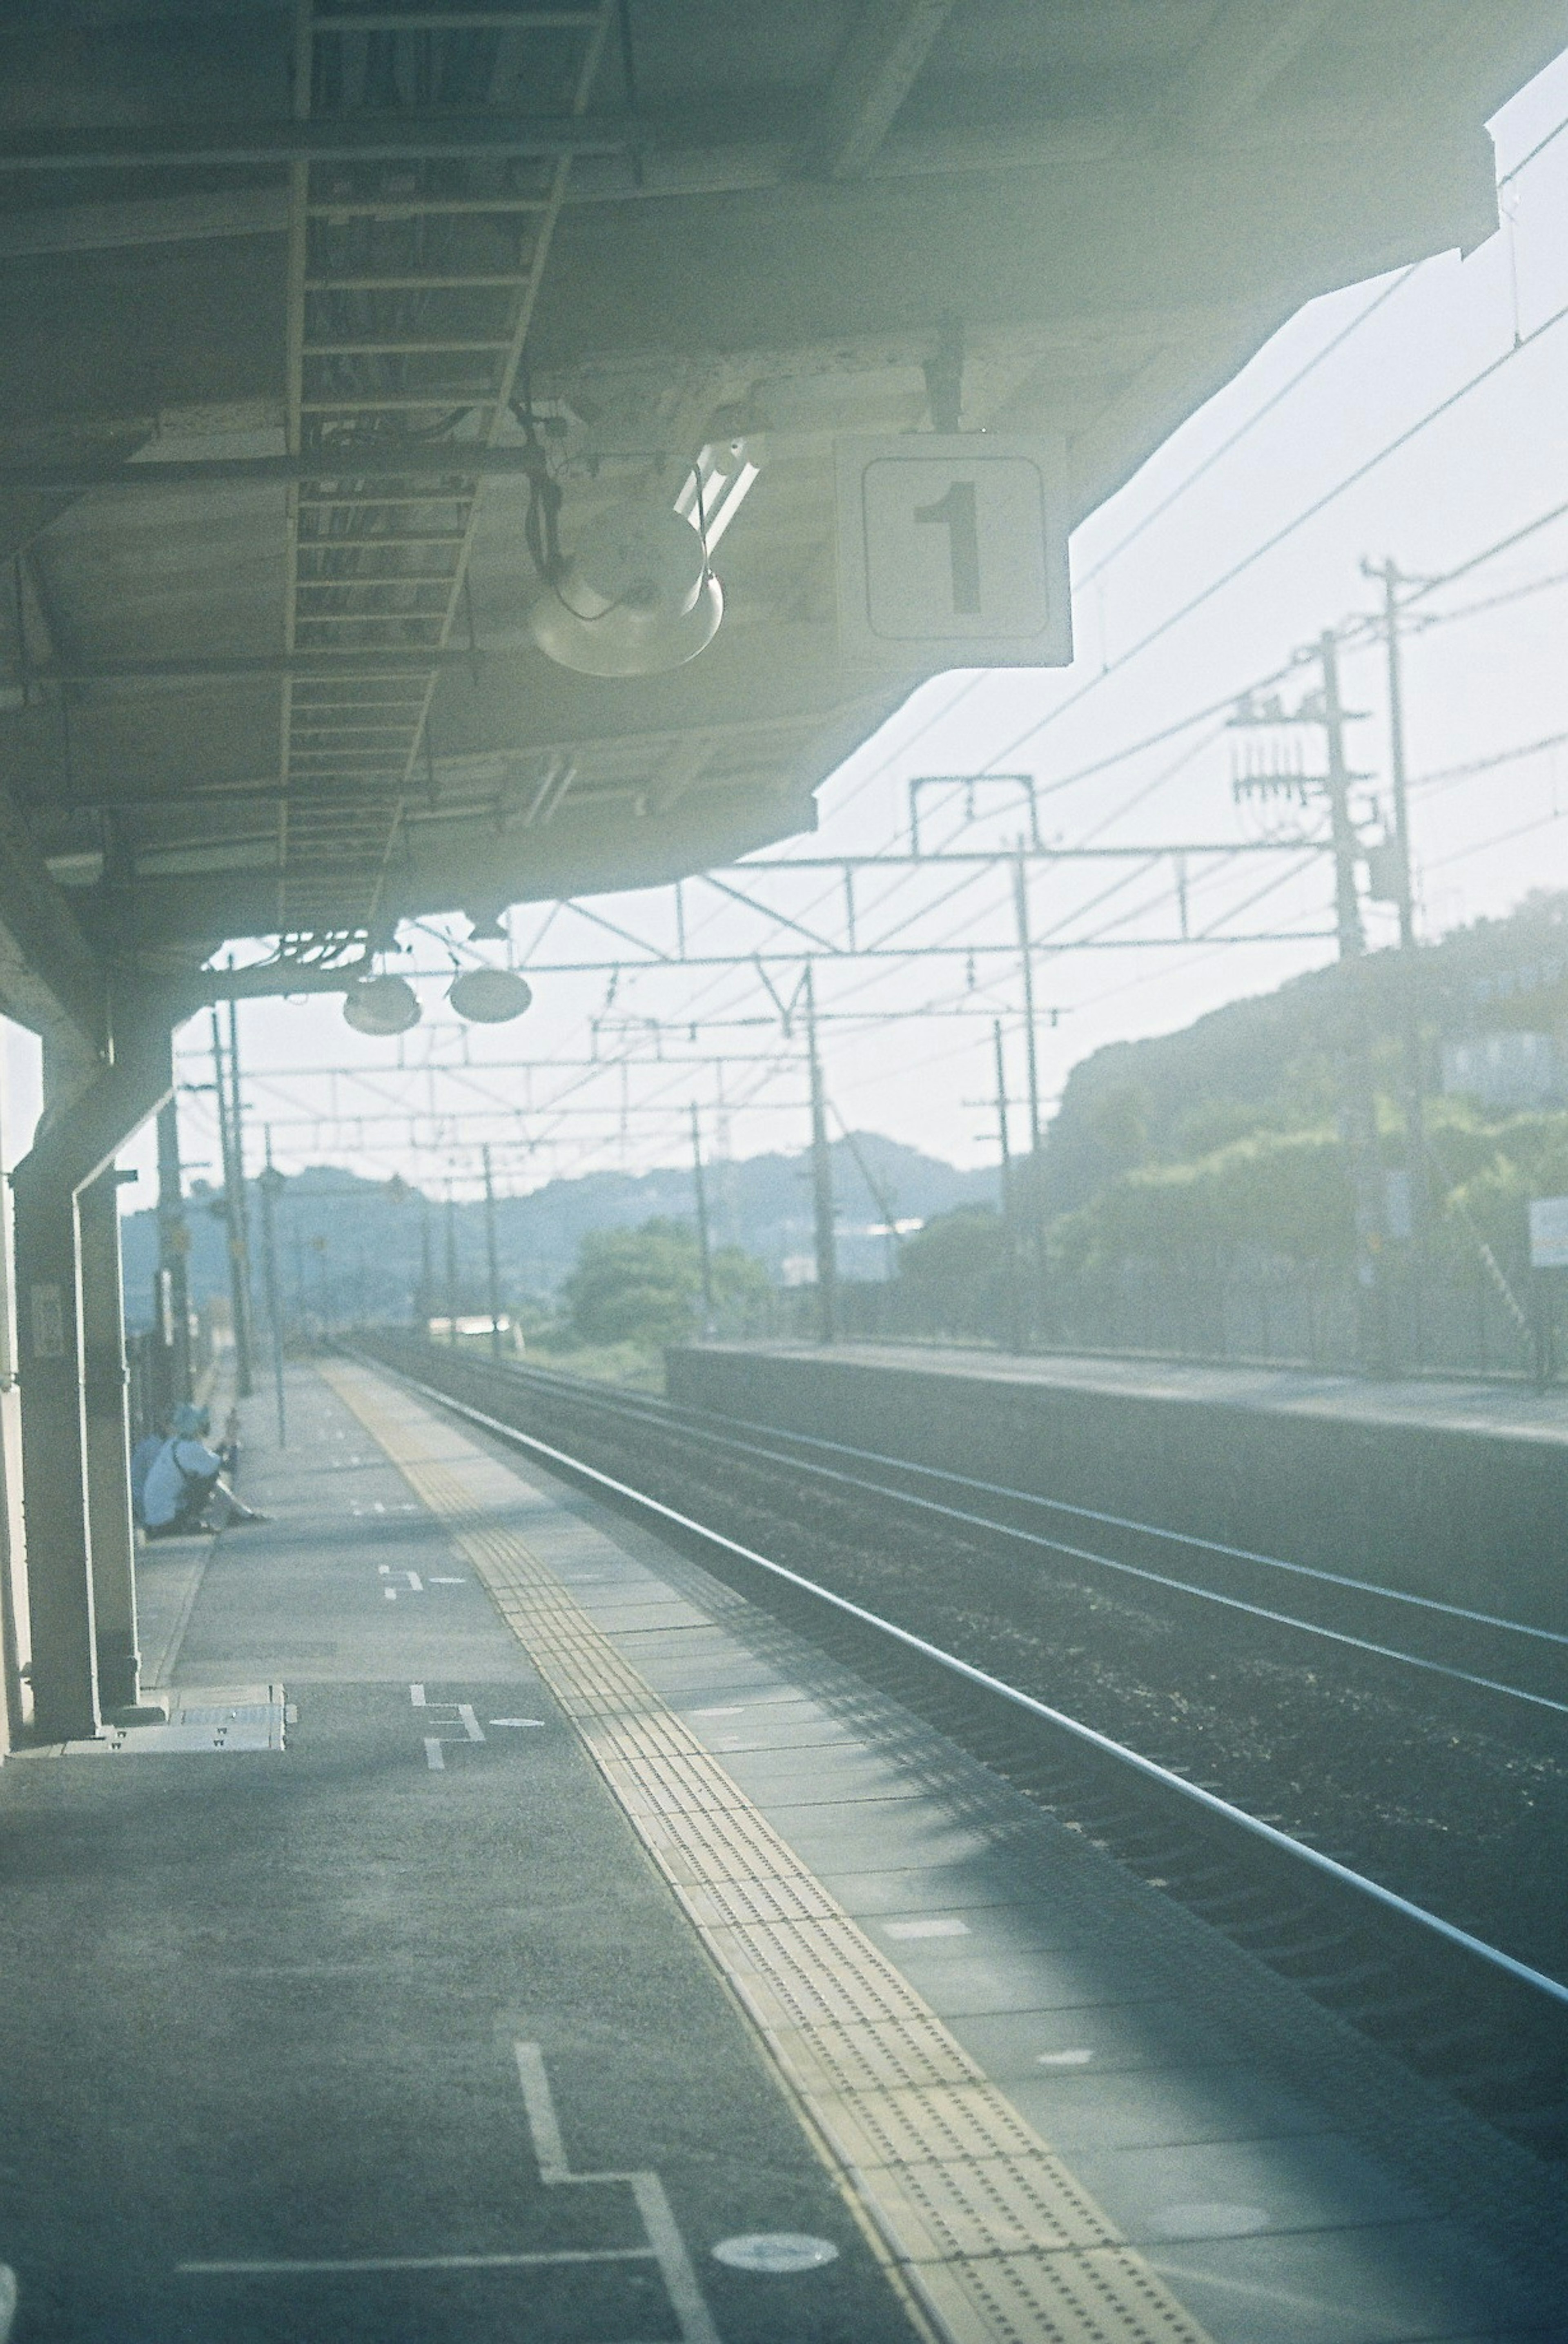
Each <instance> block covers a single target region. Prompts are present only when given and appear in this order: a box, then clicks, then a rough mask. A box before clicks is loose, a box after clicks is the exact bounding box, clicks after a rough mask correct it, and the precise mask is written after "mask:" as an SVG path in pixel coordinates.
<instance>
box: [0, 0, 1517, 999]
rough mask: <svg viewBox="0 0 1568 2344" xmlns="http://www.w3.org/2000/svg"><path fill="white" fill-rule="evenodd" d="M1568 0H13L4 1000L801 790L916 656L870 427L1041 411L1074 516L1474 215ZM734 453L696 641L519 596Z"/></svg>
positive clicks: (1477, 224) (619, 848)
mask: <svg viewBox="0 0 1568 2344" xmlns="http://www.w3.org/2000/svg"><path fill="white" fill-rule="evenodd" d="M1562 36H1563V22H1562V11H1561V8H1560V6H1558V5H1556V0H586V5H567V6H549V5H534V0H484V5H478V6H473V5H461V0H423V5H417V6H408V5H382V0H305V5H302V6H301V7H299V8H298V9H297V10H290V9H284V8H279V7H277V6H274V5H266V0H12V5H10V6H8V7H7V8H6V9H5V12H4V21H3V23H0V315H3V316H4V319H5V330H4V333H3V335H0V551H3V553H4V556H5V561H6V564H7V568H8V569H9V570H10V571H11V575H10V576H9V577H8V578H7V580H6V581H5V595H4V598H3V611H0V784H3V797H4V802H3V803H0V831H3V833H4V839H3V844H4V853H3V854H0V874H3V875H0V1000H4V1001H5V1004H6V1005H8V1006H9V1007H10V1008H11V1009H12V1010H13V1011H14V1013H15V1014H17V1015H23V1016H25V1017H28V1018H30V1019H31V1020H32V1021H33V1022H35V1023H43V1022H46V1020H47V1018H48V1016H50V1015H53V1014H55V1013H56V1011H57V1010H59V1009H61V1008H62V1006H63V1008H64V1010H65V1012H66V1014H69V1015H77V1014H78V1012H79V1010H80V1005H81V1004H82V1002H83V1000H84V999H85V998H86V997H88V996H90V995H92V994H93V991H94V988H95V986H96V985H98V984H99V983H100V982H101V980H102V975H103V972H104V971H105V969H106V968H107V969H109V970H111V971H113V970H115V969H119V970H122V971H124V970H129V969H136V968H140V969H142V970H147V969H163V970H178V969H185V970H192V969H195V968H196V967H197V966H198V965H200V964H201V963H203V962H204V961H206V960H207V959H209V958H210V957H211V956H212V955H214V954H215V953H217V952H220V951H221V950H222V948H223V947H224V946H225V945H228V944H229V943H231V942H233V941H234V940H237V939H252V938H264V939H270V940H278V939H280V940H281V942H278V943H277V944H276V945H275V949H276V952H277V954H278V957H279V958H280V959H281V960H282V961H283V962H284V963H286V964H287V965H286V966H284V967H282V968H280V969H279V971H278V978H277V982H278V987H279V989H282V987H283V985H284V984H285V981H286V980H287V979H288V978H290V977H291V976H293V975H297V974H298V970H299V968H300V967H301V965H303V964H304V963H305V962H308V961H316V962H318V963H319V961H320V960H321V959H322V957H323V956H324V955H325V956H326V957H327V958H330V957H331V956H332V955H339V956H341V955H353V954H356V953H358V952H359V950H360V949H361V948H362V946H363V945H364V942H365V940H366V939H367V938H368V939H370V940H371V941H372V942H373V941H374V940H376V939H377V938H384V937H385V936H386V935H389V933H390V930H391V928H392V927H393V925H394V924H395V923H396V922H397V921H398V920H399V919H400V918H402V917H407V916H410V915H424V914H436V913H448V912H456V911H466V912H468V913H470V914H473V915H474V916H475V918H476V919H478V920H479V921H481V923H483V922H485V921H488V920H490V919H492V918H493V917H494V914H496V912H497V910H498V909H499V908H500V907H501V906H503V905H505V904H510V903H513V902H517V901H521V900H524V899H529V898H544V897H551V896H558V895H566V894H582V893H585V892H589V891H592V890H595V889H605V888H611V887H627V886H636V885H639V884H644V883H652V882H656V881H661V880H668V879H670V878H673V877H675V876H677V875H679V874H682V873H683V872H687V871H691V870H694V869H696V868H698V867H700V866H702V865H703V864H712V863H714V862H717V861H720V860H726V859H730V858H733V856H734V855H735V854H738V853H740V852H743V851H744V850H746V849H748V848H751V847H755V846H759V845H762V844H765V843H767V842H769V841H772V840H774V839H777V838H780V837H783V836H784V835H786V834H789V833H791V832H794V831H798V830H800V829H802V828H804V827H806V826H809V824H810V823H811V821H812V818H813V814H812V808H813V794H812V793H813V792H814V789H815V788H816V787H817V785H818V784H819V783H821V781H822V780H823V779H824V776H825V775H826V774H827V773H829V772H830V771H831V770H832V769H833V767H834V766H835V764H836V763H838V762H839V761H840V760H841V759H842V758H843V757H844V756H845V754H846V753H847V752H849V751H850V750H851V749H853V748H854V747H855V744H856V743H858V742H860V741H862V740H863V739H864V738H865V736H866V735H867V733H868V732H871V731H872V730H873V729H874V728H875V726H876V725H877V724H878V723H879V722H882V721H883V719H884V718H885V716H886V715H887V714H888V713H889V712H891V711H892V710H893V709H894V708H895V707H896V706H897V705H898V703H899V702H900V701H901V699H902V698H904V697H905V695H906V693H907V692H908V691H909V690H910V689H911V687H912V686H913V684H914V683H916V682H918V681H920V680H921V677H922V676H923V675H924V674H925V673H926V672H929V669H928V668H922V667H920V666H918V665H911V666H910V667H909V668H907V669H905V670H901V671H898V672H889V673H887V674H886V675H885V676H878V675H873V676H871V677H870V678H869V679H868V678H867V677H866V675H865V673H863V672H851V671H849V670H846V669H845V667H844V666H843V665H842V664H841V660H840V654H839V648H838V636H837V629H836V623H835V571H834V561H833V520H834V508H833V450H834V445H835V438H837V437H838V436H839V435H842V434H845V433H859V432H866V431H871V432H889V433H904V432H917V431H921V430H924V429H928V428H930V426H931V424H932V422H933V420H934V419H935V420H936V422H937V423H938V424H942V425H945V426H946V427H947V428H951V427H952V425H953V424H954V423H955V422H956V423H958V424H959V425H961V427H962V429H965V430H986V431H991V432H999V431H1009V432H1036V431H1039V432H1046V433H1050V434H1059V435H1062V436H1064V437H1065V440H1066V441H1067V453H1068V466H1069V490H1068V496H1069V502H1070V517H1071V518H1077V517H1081V515H1083V514H1084V513H1086V512H1087V511H1088V510H1091V509H1092V508H1093V507H1094V506H1095V505H1096V503H1097V502H1098V501H1099V500H1102V499H1103V498H1104V497H1105V496H1106V495H1107V494H1108V492H1109V491H1110V490H1112V489H1114V488H1115V487H1116V486H1117V484H1118V482H1120V481H1121V480H1125V479H1126V478H1127V477H1128V474H1129V472H1130V471H1131V470H1133V469H1134V467H1135V466H1137V465H1138V463H1139V461H1140V460H1142V459H1143V458H1144V457H1146V456H1147V455H1148V453H1149V451H1150V450H1152V449H1154V448H1155V447H1156V446H1158V443H1159V441H1160V440H1161V439H1162V438H1163V437H1164V436H1165V435H1166V434H1168V432H1169V431H1170V429H1172V428H1173V426H1174V425H1176V424H1177V423H1178V422H1179V421H1180V420H1181V419H1182V418H1183V417H1185V416H1186V415H1188V414H1189V413H1190V411H1191V410H1192V409H1193V408H1194V407H1195V406H1196V405H1197V404H1198V403H1199V401H1200V400H1201V399H1204V398H1205V397H1206V396H1207V395H1208V394H1209V392H1211V391H1212V390H1213V389H1216V387H1217V386H1219V384H1220V383H1222V382H1223V381H1225V380H1226V379H1227V378H1228V377H1229V376H1230V375H1231V374H1232V373H1233V372H1234V371H1235V369H1237V368H1238V367H1239V365H1240V364H1241V363H1242V361H1243V360H1244V359H1246V358H1247V357H1248V356H1249V354H1250V353H1251V352H1252V351H1253V350H1255V349H1257V347H1258V346H1259V343H1260V342H1261V340H1262V339H1263V338H1265V337H1266V336H1267V335H1268V334H1269V333H1270V332H1271V331H1272V330H1273V329H1274V328H1277V327H1278V326H1279V325H1280V322H1281V321H1282V320H1283V319H1284V318H1287V317H1288V316H1289V315H1290V313H1291V312H1292V311H1293V310H1294V309H1295V308H1297V307H1298V306H1299V305H1300V303H1301V302H1302V301H1304V300H1305V299H1307V298H1310V297H1311V296H1312V295H1314V294H1317V293H1320V292H1322V291H1323V290H1325V289H1326V288H1330V287H1334V286H1339V285H1343V284H1345V283H1347V282H1350V281H1351V280H1354V279H1356V278H1361V277H1363V276H1366V275H1368V274H1369V273H1371V272H1373V271H1376V270H1379V269H1382V268H1388V267H1390V266H1391V265H1392V264H1395V263H1398V262H1403V261H1408V260H1412V259H1415V258H1419V257H1421V256H1422V255H1425V254H1428V253H1431V252H1433V251H1436V250H1440V249H1442V248H1447V247H1451V246H1453V245H1455V244H1462V245H1468V244H1470V243H1472V242H1474V241H1476V240H1478V239H1480V238H1481V237H1484V236H1485V235H1486V234H1487V233H1488V232H1489V230H1490V229H1491V228H1492V227H1493V225H1494V222H1495V209H1494V207H1495V195H1494V187H1493V172H1492V157H1491V152H1490V147H1489V143H1488V140H1487V137H1486V135H1485V131H1484V128H1483V124H1484V121H1485V118H1486V117H1487V116H1488V115H1489V114H1490V113H1491V112H1492V110H1493V109H1494V108H1495V107H1496V106H1498V105H1499V104H1500V103H1501V102H1502V100H1503V99H1504V98H1506V97H1507V96H1509V95H1510V94H1511V93H1512V91H1514V90H1515V89H1516V88H1518V87H1519V86H1521V84H1522V82H1523V81H1524V80H1525V79H1526V78H1527V77H1528V76H1530V75H1531V74H1532V73H1533V72H1534V71H1535V70H1537V69H1538V68H1539V67H1540V66H1543V64H1544V63H1546V62H1547V61H1548V59H1549V58H1550V56H1552V55H1553V53H1554V51H1555V50H1556V48H1557V47H1558V46H1559V45H1560V43H1561V40H1562ZM737 443H738V444H737ZM704 450H706V451H707V452H706V455H705V456H704V454H703V451H704ZM743 463H744V465H745V466H746V467H747V468H748V472H747V478H748V479H749V477H750V473H749V468H750V467H751V466H753V465H754V466H755V468H756V472H755V478H754V481H752V483H751V486H750V492H749V494H748V495H747V496H746V498H745V500H744V504H743V505H740V506H739V507H738V508H737V510H735V512H734V514H733V519H732V520H730V522H729V525H728V526H727V528H726V529H725V530H724V533H723V541H722V543H721V544H720V545H719V546H718V548H717V550H716V551H715V554H714V568H715V570H716V571H717V572H718V574H719V576H720V578H721V580H722V583H723V592H724V596H725V600H726V604H727V609H726V613H725V617H724V620H723V625H722V627H721V629H720V631H719V633H718V636H717V638H716V640H715V641H714V642H713V644H712V646H711V648H709V649H708V650H707V651H705V652H703V654H702V655H701V657H699V658H697V659H696V660H694V661H693V662H691V663H690V664H689V665H686V666H683V667H679V668H676V669H674V670H673V671H670V672H662V673H657V674H651V675H644V676H638V677H632V678H617V679H613V680H596V679H594V678H592V677H589V676H585V675H582V674H579V673H576V672H572V671H571V670H570V669H568V668H565V667H562V666H560V665H556V664H554V663H552V662H551V660H549V659H547V658H546V657H545V656H544V655H543V654H542V653H541V651H540V650H539V649H538V648H536V646H535V643H534V642H533V640H532V637H531V633H530V631H529V625H528V614H529V610H530V606H531V603H532V602H533V601H534V599H535V597H536V596H537V595H538V594H539V593H540V591H541V575H540V569H539V565H538V561H537V560H536V556H537V555H538V553H539V552H540V550H541V545H543V546H544V547H545V551H546V552H547V554H548V530H549V528H550V527H551V524H552V523H553V526H554V528H555V530H556V534H557V536H558V538H559V541H560V543H561V547H562V548H563V549H565V550H566V551H568V552H569V551H571V549H572V546H573V545H574V544H575V543H578V542H580V541H581V539H582V532H583V530H585V528H586V527H587V526H588V525H589V524H590V523H591V522H592V520H593V518H594V516H595V514H596V513H597V512H599V511H600V510H602V508H603V507H604V506H605V505H606V504H607V503H610V502H612V501H615V500H623V499H625V498H627V497H628V496H632V495H638V496H644V497H650V498H652V499H655V500H658V499H661V498H662V499H663V500H666V501H669V502H672V503H673V501H674V500H675V499H676V497H677V496H678V495H680V494H681V492H682V490H683V488H685V489H686V492H687V498H688V501H689V500H690V489H689V485H688V484H689V483H690V481H691V479H692V475H693V466H697V465H701V467H702V470H703V479H704V480H705V481H706V482H707V483H708V486H709V489H710V491H711V494H712V497H713V500H718V499H720V498H721V497H722V496H723V492H724V489H725V484H726V482H732V483H733V480H734V479H735V477H736V473H737V471H738V470H739V467H740V466H741V465H742V464H743ZM73 1003H75V1004H76V1009H73V1006H72V1005H73ZM78 1022H80V1020H79V1015H78Z"/></svg>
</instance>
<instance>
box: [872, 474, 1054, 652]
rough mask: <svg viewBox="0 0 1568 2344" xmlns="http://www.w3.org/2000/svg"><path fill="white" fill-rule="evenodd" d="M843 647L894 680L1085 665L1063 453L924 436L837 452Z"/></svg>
mask: <svg viewBox="0 0 1568 2344" xmlns="http://www.w3.org/2000/svg"><path fill="white" fill-rule="evenodd" d="M836 453H837V476H838V479H837V486H838V587H839V634H840V642H841V644H842V647H843V651H844V655H845V659H846V660H847V661H850V662H853V663H855V664H856V665H872V666H876V667H881V668H885V669H897V668H899V667H906V668H915V669H920V670H930V669H935V668H938V667H1060V666H1065V665H1066V664H1067V662H1068V661H1069V660H1070V659H1071V657H1072V618H1071V609H1070V603H1069V596H1068V589H1067V526H1066V514H1065V511H1064V500H1063V494H1062V475H1063V460H1062V449H1061V445H1060V442H1059V441H1053V440H1014V439H1006V440H1004V439H994V438H992V437H991V436H990V435H989V434H988V433H980V432H976V433H965V434H964V435H962V436H961V437H960V436H950V435H948V434H946V433H943V434H937V433H935V432H911V433H909V434H908V435H907V436H906V437H905V438H903V439H897V440H840V441H839V443H838V447H837V451H836Z"/></svg>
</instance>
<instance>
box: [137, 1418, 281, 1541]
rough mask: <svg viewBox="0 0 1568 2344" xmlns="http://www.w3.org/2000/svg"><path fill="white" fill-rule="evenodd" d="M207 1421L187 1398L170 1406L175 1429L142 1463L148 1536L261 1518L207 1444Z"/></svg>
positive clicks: (225, 1526)
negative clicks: (239, 1493) (227, 1477)
mask: <svg viewBox="0 0 1568 2344" xmlns="http://www.w3.org/2000/svg"><path fill="white" fill-rule="evenodd" d="M211 1423H212V1420H211V1418H210V1417H209V1416H208V1414H207V1410H206V1409H204V1408H193V1407H192V1406H191V1405H190V1403H189V1401H188V1400H187V1401H186V1402H185V1403H184V1405H183V1406H181V1407H179V1408H177V1409H176V1410H175V1416H174V1429H173V1431H172V1432H171V1434H170V1436H169V1438H168V1440H166V1441H165V1442H164V1444H163V1447H162V1448H161V1449H160V1450H158V1453H157V1456H156V1457H155V1458H154V1459H153V1460H152V1463H151V1464H150V1465H149V1466H148V1468H147V1480H145V1481H144V1482H143V1484H142V1502H141V1514H142V1521H143V1522H144V1524H145V1525H146V1528H147V1536H148V1538H150V1539H155V1538H178V1537H181V1536H183V1535H185V1534H187V1533H188V1532H190V1531H225V1530H229V1529H231V1528H232V1527H233V1525H234V1524H235V1523H236V1522H264V1521H267V1520H268V1516H267V1515H266V1514H258V1512H257V1511H256V1510H255V1509H254V1507H251V1506H247V1505H244V1504H242V1503H241V1501H240V1500H239V1499H238V1498H237V1497H236V1496H235V1494H234V1491H233V1490H231V1489H230V1488H229V1486H228V1482H227V1481H226V1480H224V1478H223V1460H221V1458H219V1457H217V1456H215V1455H214V1453H213V1451H212V1450H210V1449H209V1448H208V1447H207V1438H206V1436H207V1432H208V1430H210V1429H211Z"/></svg>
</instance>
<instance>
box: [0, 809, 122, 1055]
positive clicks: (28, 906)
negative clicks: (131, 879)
mask: <svg viewBox="0 0 1568 2344" xmlns="http://www.w3.org/2000/svg"><path fill="white" fill-rule="evenodd" d="M0 1005H3V1006H4V1008H5V1014H6V1015H7V1016H10V1017H15V1019H16V1021H17V1023H18V1024H19V1025H27V1026H30V1027H31V1028H32V1030H33V1031H34V1032H35V1033H43V1032H44V1031H46V1028H48V1027H50V1026H54V1025H68V1026H70V1027H71V1028H72V1029H73V1030H74V1031H75V1033H76V1034H77V1035H78V1036H80V1037H81V1038H82V1039H83V1040H84V1041H85V1042H86V1044H87V1045H88V1046H89V1048H90V1049H92V1050H94V1051H97V1050H99V1049H101V1048H102V1047H103V1044H104V1040H105V1030H106V1029H105V1018H106V1003H105V986H104V969H103V964H102V963H101V962H100V960H99V959H98V956H97V955H96V953H95V952H94V950H93V948H92V946H91V945H89V944H88V942H87V939H86V935H84V933H83V931H82V929H81V927H80V925H79V924H78V923H77V919H76V913H75V911H74V910H73V909H72V906H71V903H70V900H69V898H68V897H67V895H66V892H65V890H64V889H63V888H62V887H61V886H60V885H59V884H58V883H57V882H56V880H55V879H53V878H52V877H51V876H50V874H49V870H48V866H47V864H46V863H45V861H44V858H43V856H42V855H41V854H39V852H38V848H37V844H36V843H35V839H34V837H33V834H32V831H31V829H30V828H29V826H28V823H27V821H26V818H25V815H24V814H23V813H22V811H21V809H20V807H19V806H18V805H17V803H16V801H15V798H14V797H13V796H12V794H11V792H10V790H9V789H8V788H6V786H5V783H4V782H3V781H0Z"/></svg>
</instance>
